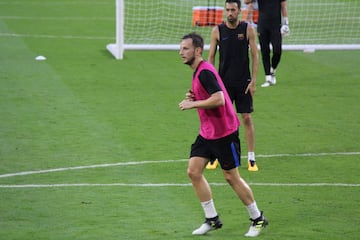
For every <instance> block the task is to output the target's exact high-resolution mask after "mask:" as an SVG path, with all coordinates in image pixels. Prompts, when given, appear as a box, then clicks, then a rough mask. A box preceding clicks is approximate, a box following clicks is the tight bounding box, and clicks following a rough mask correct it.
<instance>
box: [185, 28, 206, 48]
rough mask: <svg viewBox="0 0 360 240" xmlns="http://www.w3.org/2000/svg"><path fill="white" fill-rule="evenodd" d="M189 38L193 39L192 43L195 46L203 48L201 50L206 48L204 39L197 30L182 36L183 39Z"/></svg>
mask: <svg viewBox="0 0 360 240" xmlns="http://www.w3.org/2000/svg"><path fill="white" fill-rule="evenodd" d="M188 38H191V39H192V45H193V46H194V47H195V48H198V47H199V48H201V51H202V50H203V49H204V39H203V37H202V36H201V35H200V34H198V33H196V32H192V33H189V34H186V35H184V36H183V37H182V40H185V39H188Z"/></svg>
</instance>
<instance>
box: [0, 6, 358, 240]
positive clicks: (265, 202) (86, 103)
mask: <svg viewBox="0 0 360 240" xmlns="http://www.w3.org/2000/svg"><path fill="white" fill-rule="evenodd" d="M19 2H21V1H19ZM0 3H1V8H0V46H1V54H0V163H1V164H0V239H7V240H10V239H29V240H32V239H34V240H35V239H36V240H39V239H61V240H63V239H69V240H70V239H109V240H111V239H154V240H155V239H156V240H161V239H164V240H165V239H166V240H168V239H236V238H240V239H241V238H242V236H243V234H244V232H245V231H246V230H247V227H248V223H249V222H248V215H247V212H246V210H245V209H244V207H243V206H242V205H241V203H240V201H239V200H238V199H237V198H236V197H235V194H234V193H233V192H232V191H231V189H230V188H229V187H228V186H225V181H224V180H223V176H222V174H221V171H220V170H219V169H217V170H215V171H206V172H205V174H206V176H207V177H208V179H209V181H210V182H211V183H222V184H224V185H214V186H213V194H214V198H215V202H216V207H217V210H218V211H219V213H220V214H221V218H222V220H223V222H224V228H223V229H222V230H219V231H216V232H212V233H210V234H208V235H207V236H205V237H193V236H191V231H192V230H193V229H194V228H196V227H198V225H199V224H200V223H201V221H202V220H203V213H202V209H201V207H200V205H199V203H198V201H197V199H196V197H195V194H194V192H193V189H192V188H191V187H190V186H189V179H188V177H187V175H186V166H187V162H186V160H185V159H186V158H187V157H188V153H189V148H190V144H191V143H192V141H193V140H194V138H195V136H196V134H197V133H198V119H197V115H196V111H185V112H182V111H180V110H179V109H178V103H179V102H180V101H181V99H182V98H183V97H184V94H185V92H186V90H187V89H188V88H189V86H190V81H191V74H192V71H191V70H190V68H189V67H187V66H185V65H183V64H182V63H181V60H180V58H179V56H178V52H177V51H126V52H125V58H124V60H122V61H116V60H114V58H113V57H112V56H111V55H110V53H108V52H107V51H106V50H105V45H106V44H108V43H109V42H111V41H112V40H113V39H112V37H111V36H113V31H114V23H113V22H112V21H95V20H89V19H88V20H82V21H74V20H73V21H65V20H51V21H47V22H46V21H44V20H38V19H37V17H36V16H38V14H39V13H43V11H41V8H40V9H38V8H39V6H42V5H41V1H37V2H35V1H29V2H26V3H27V4H25V5H21V4H16V3H15V2H13V3H10V2H0ZM92 3H93V4H94V6H90V5H89V4H88V3H85V2H82V1H76V2H73V3H72V4H65V5H61V4H59V3H56V2H51V4H50V2H49V3H48V5H46V4H45V5H44V6H49V5H51V6H52V8H51V11H50V12H51V15H53V16H54V17H58V16H59V17H61V16H76V14H78V15H81V16H83V17H85V18H87V17H89V16H91V17H92V16H97V15H96V14H98V11H99V12H100V13H101V14H100V15H101V16H102V14H103V13H105V12H111V11H113V1H111V2H110V1H109V2H104V3H99V2H92ZM25 9H26V10H27V11H25V12H24V10H25ZM25 13H26V14H25ZM10 15H13V16H22V15H23V16H33V17H35V18H34V19H32V20H26V19H8V18H1V16H10ZM46 16H48V15H46ZM89 26H94V27H91V28H89ZM2 33H15V34H24V35H21V36H9V35H8V34H2ZM35 35H37V36H35ZM44 35H47V36H54V37H46V36H44ZM64 36H67V37H64ZM69 36H88V37H89V38H81V37H79V38H70V37H69ZM92 36H101V37H100V38H92ZM206 54H207V53H205V57H206ZM38 55H44V56H46V57H47V60H46V61H35V60H34V58H35V57H36V56H38ZM359 56H360V51H316V52H315V53H312V54H305V53H303V52H295V51H286V52H284V55H283V59H282V62H281V65H280V67H279V70H278V72H277V77H278V84H277V86H276V87H271V88H267V89H263V88H261V87H260V84H261V83H262V80H263V79H264V74H263V70H262V68H261V67H260V70H259V78H258V89H257V92H256V96H255V112H254V114H253V116H254V121H255V128H256V137H257V138H256V153H257V156H258V157H257V160H258V162H259V167H260V171H259V172H257V173H250V172H248V171H246V169H245V168H243V167H242V168H240V173H241V175H242V176H243V177H244V178H245V179H246V180H247V181H248V182H249V183H250V184H251V186H252V189H253V191H254V193H255V197H256V200H257V202H258V205H259V207H260V208H261V209H263V210H264V211H265V213H266V216H267V217H268V218H269V221H270V225H269V227H268V228H267V229H266V230H265V231H264V234H262V235H260V237H259V239H295V240H296V239H309V240H318V239H357V238H358V234H359V231H358V229H357V226H358V225H359V224H360V222H359V218H358V216H359V215H360V210H359V209H360V204H359V199H360V194H359V189H358V188H359V184H360V183H359V178H358V172H359V165H358V163H357V162H358V157H359V152H360V149H359V141H360V137H359V133H360V130H359V129H360V128H359V126H360V107H359V105H358V103H357V101H358V99H359V96H360V91H359V89H360V83H359V81H358V78H359V77H358V76H359V75H360V70H359V68H358V59H359ZM241 137H242V139H244V138H243V128H241ZM242 143H243V145H242V147H243V152H244V153H243V155H245V153H246V148H245V144H244V141H243V142H242ZM340 153H344V154H340ZM307 154H309V155H307ZM167 160H174V161H167ZM99 164H109V165H108V166H107V167H106V166H99ZM92 165H95V166H94V167H90V166H92ZM79 166H84V168H82V169H79V168H78V169H76V167H79ZM70 167H75V168H74V169H70ZM58 168H64V169H62V170H61V169H58ZM51 169H58V171H55V172H51ZM39 170H45V171H44V172H43V173H40V172H37V171H39ZM27 171H35V172H33V173H32V174H30V173H28V174H26V175H21V174H20V173H22V172H27ZM6 174H13V175H6ZM84 183H87V185H85V186H84V185H81V184H84ZM58 184H63V185H58ZM76 184H78V185H76ZM94 184H95V185H94ZM96 184H98V185H96ZM99 184H100V185H99ZM146 184H152V185H146ZM164 184H175V185H168V186H166V185H165V186H164ZM286 184H290V185H286ZM314 184H315V185H314ZM316 184H317V185H316ZM30 185H33V186H30ZM41 186H42V187H41Z"/></svg>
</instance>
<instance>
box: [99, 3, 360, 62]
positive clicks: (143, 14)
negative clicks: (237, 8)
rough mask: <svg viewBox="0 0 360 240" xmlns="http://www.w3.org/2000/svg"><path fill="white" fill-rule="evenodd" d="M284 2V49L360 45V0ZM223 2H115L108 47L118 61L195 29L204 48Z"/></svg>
mask: <svg viewBox="0 0 360 240" xmlns="http://www.w3.org/2000/svg"><path fill="white" fill-rule="evenodd" d="M287 1H288V12H289V22H290V24H289V25H290V31H291V34H290V36H289V37H286V38H284V39H283V42H284V44H283V49H284V50H307V49H308V50H337V49H346V50H351V49H360V0H317V1H314V0H287ZM242 2H243V0H242ZM224 5H225V0H175V1H169V0H146V1H133V0H115V9H116V11H115V18H116V30H115V32H116V33H115V40H116V41H115V43H111V44H108V45H107V46H106V47H107V49H108V50H109V51H110V52H111V54H112V55H114V57H115V58H116V59H123V54H124V50H178V48H179V42H180V38H181V37H182V36H183V35H184V34H186V33H189V32H192V31H196V32H198V33H200V34H201V35H202V36H203V37H204V40H205V49H208V48H209V45H208V43H209V38H210V32H211V29H212V26H214V25H215V24H217V23H218V22H219V21H220V22H221V21H223V20H224V12H223V7H224ZM244 7H245V5H244V4H242V8H244ZM201 14H203V15H201ZM204 14H205V15H206V16H204ZM200 15H201V16H200ZM219 17H220V19H219ZM199 19H200V22H199V21H198V20H199ZM214 20H215V21H214Z"/></svg>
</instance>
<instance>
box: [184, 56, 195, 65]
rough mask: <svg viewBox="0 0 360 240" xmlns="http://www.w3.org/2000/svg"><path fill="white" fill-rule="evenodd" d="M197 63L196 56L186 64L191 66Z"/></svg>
mask: <svg viewBox="0 0 360 240" xmlns="http://www.w3.org/2000/svg"><path fill="white" fill-rule="evenodd" d="M194 62H195V56H193V57H192V58H191V59H190V60H189V61H187V62H186V63H185V64H187V65H189V66H191V65H193V63H194Z"/></svg>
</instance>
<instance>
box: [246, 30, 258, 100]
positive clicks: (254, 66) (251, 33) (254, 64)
mask: <svg viewBox="0 0 360 240" xmlns="http://www.w3.org/2000/svg"><path fill="white" fill-rule="evenodd" d="M246 31H247V36H248V40H249V45H250V52H251V82H250V84H249V85H248V87H247V88H246V90H245V93H247V92H248V91H250V93H251V95H252V96H254V94H255V91H256V78H257V72H258V67H259V53H258V47H257V44H256V33H255V29H254V27H253V26H251V25H250V24H248V27H247V30H246Z"/></svg>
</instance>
